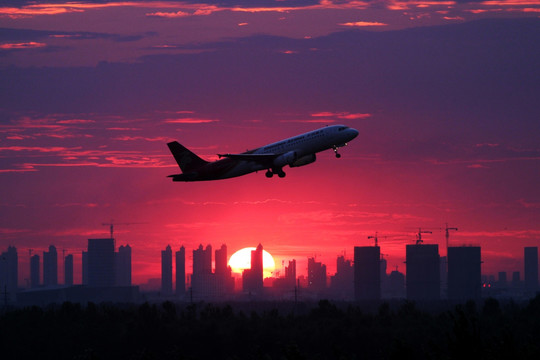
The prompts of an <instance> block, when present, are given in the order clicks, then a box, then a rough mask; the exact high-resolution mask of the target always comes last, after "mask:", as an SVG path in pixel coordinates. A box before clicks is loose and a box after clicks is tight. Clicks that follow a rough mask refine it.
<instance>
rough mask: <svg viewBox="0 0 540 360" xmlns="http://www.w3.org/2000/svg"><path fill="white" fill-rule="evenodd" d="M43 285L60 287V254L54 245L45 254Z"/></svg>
mask: <svg viewBox="0 0 540 360" xmlns="http://www.w3.org/2000/svg"><path fill="white" fill-rule="evenodd" d="M43 285H44V286H56V285H58V253H57V252H56V248H55V247H54V246H53V245H51V246H49V251H48V252H47V251H44V252H43Z"/></svg>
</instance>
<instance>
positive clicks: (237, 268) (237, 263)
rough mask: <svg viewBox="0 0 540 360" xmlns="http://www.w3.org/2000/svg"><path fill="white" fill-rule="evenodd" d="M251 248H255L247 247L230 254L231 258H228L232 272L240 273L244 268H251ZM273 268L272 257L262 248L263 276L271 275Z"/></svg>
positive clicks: (274, 266) (252, 248)
mask: <svg viewBox="0 0 540 360" xmlns="http://www.w3.org/2000/svg"><path fill="white" fill-rule="evenodd" d="M253 250H255V248H254V247H247V248H243V249H241V250H238V251H237V252H235V253H234V254H232V256H231V258H230V259H229V266H230V267H231V270H232V271H233V272H234V273H238V274H241V273H242V271H244V270H245V269H249V268H251V252H252V251H253ZM275 268H276V264H275V262H274V258H273V257H272V255H270V253H269V252H268V251H266V250H263V271H264V274H263V275H264V277H265V278H267V277H270V276H272V273H273V272H274V270H275Z"/></svg>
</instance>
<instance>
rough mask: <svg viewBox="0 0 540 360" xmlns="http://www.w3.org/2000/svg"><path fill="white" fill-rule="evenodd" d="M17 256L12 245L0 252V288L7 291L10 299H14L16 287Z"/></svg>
mask: <svg viewBox="0 0 540 360" xmlns="http://www.w3.org/2000/svg"><path fill="white" fill-rule="evenodd" d="M18 264H19V256H18V255H17V249H16V248H15V247H14V246H9V247H8V249H7V251H5V252H3V253H1V254H0V289H1V292H4V290H6V291H7V293H8V295H7V296H9V297H10V298H11V300H14V299H15V296H16V295H15V294H16V292H17V288H18V276H19V265H18Z"/></svg>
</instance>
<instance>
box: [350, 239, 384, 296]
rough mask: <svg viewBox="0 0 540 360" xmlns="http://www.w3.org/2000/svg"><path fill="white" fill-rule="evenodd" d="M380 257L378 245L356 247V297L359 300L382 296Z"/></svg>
mask: <svg viewBox="0 0 540 360" xmlns="http://www.w3.org/2000/svg"><path fill="white" fill-rule="evenodd" d="M380 259H381V248H380V247H378V246H355V247H354V298H355V299H356V300H357V301H358V300H379V299H380V298H381V267H380ZM385 273H386V270H385Z"/></svg>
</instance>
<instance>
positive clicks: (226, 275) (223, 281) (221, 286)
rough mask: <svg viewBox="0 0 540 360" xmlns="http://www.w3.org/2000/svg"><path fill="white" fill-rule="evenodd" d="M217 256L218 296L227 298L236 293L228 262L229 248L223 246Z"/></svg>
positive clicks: (218, 250)
mask: <svg viewBox="0 0 540 360" xmlns="http://www.w3.org/2000/svg"><path fill="white" fill-rule="evenodd" d="M215 256H216V258H215V261H216V267H215V270H214V273H215V277H216V293H217V295H218V296H225V295H227V294H230V293H232V292H233V291H234V278H233V277H232V272H231V268H230V266H229V265H228V262H227V246H226V245H225V244H223V245H221V248H220V249H217V250H216V251H215Z"/></svg>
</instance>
